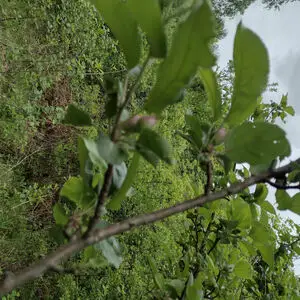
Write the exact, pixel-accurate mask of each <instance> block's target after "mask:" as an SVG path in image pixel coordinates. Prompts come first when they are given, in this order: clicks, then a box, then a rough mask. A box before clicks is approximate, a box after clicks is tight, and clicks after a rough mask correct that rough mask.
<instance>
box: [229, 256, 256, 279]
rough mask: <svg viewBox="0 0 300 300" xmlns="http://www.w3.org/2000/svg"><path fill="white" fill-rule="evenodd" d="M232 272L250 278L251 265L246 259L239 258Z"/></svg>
mask: <svg viewBox="0 0 300 300" xmlns="http://www.w3.org/2000/svg"><path fill="white" fill-rule="evenodd" d="M233 272H234V274H235V275H236V276H238V277H240V278H243V279H251V278H252V273H253V270H252V266H251V265H250V264H249V263H248V262H247V261H246V260H240V261H238V262H237V263H236V265H235V267H234V270H233Z"/></svg>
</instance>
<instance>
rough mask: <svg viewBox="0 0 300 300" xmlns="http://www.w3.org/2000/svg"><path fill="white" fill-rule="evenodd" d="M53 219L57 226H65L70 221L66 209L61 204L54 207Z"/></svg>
mask: <svg viewBox="0 0 300 300" xmlns="http://www.w3.org/2000/svg"><path fill="white" fill-rule="evenodd" d="M53 217H54V220H55V223H56V224H57V225H62V226H64V225H66V224H67V223H68V221H69V218H68V217H67V215H66V212H65V209H64V208H63V206H62V205H61V204H60V203H55V205H54V206H53Z"/></svg>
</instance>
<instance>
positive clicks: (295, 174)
mask: <svg viewBox="0 0 300 300" xmlns="http://www.w3.org/2000/svg"><path fill="white" fill-rule="evenodd" d="M287 179H288V181H289V182H293V183H296V182H300V171H299V170H294V171H292V172H291V173H290V174H289V175H288V178H287Z"/></svg>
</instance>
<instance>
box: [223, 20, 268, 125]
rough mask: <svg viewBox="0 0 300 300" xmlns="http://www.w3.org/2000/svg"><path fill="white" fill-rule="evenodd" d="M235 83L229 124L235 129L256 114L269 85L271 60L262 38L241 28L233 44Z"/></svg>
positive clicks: (240, 26) (228, 119)
mask: <svg viewBox="0 0 300 300" xmlns="http://www.w3.org/2000/svg"><path fill="white" fill-rule="evenodd" d="M233 58H234V61H233V62H234V70H235V80H234V89H233V95H232V100H231V108H230V111H229V114H228V116H227V119H226V121H227V123H229V124H230V125H235V124H239V123H242V122H243V121H244V120H246V119H247V118H248V117H249V116H250V115H251V114H252V113H253V112H254V110H255V108H256V106H257V104H258V98H259V96H260V95H261V94H262V92H263V91H264V90H265V88H266V86H267V83H268V74H269V57H268V52H267V49H266V47H265V45H264V44H263V42H262V41H261V40H260V38H259V37H258V36H257V35H256V34H255V33H254V32H252V31H251V30H249V29H248V28H246V27H244V26H243V25H242V24H241V23H240V24H239V25H238V28H237V31H236V35H235V40H234V52H233Z"/></svg>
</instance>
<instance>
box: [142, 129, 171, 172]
mask: <svg viewBox="0 0 300 300" xmlns="http://www.w3.org/2000/svg"><path fill="white" fill-rule="evenodd" d="M136 149H137V151H138V152H139V153H140V154H141V155H142V156H143V157H144V158H145V159H146V160H148V161H149V162H150V163H151V164H153V165H154V166H156V165H157V163H158V161H159V159H161V160H163V161H165V162H167V163H169V164H170V163H172V158H171V149H170V145H169V144H168V142H167V140H165V139H163V138H162V137H161V136H160V135H159V134H158V133H156V132H155V131H153V130H151V129H149V128H145V129H143V131H142V133H141V135H140V138H139V139H138V141H137V144H136Z"/></svg>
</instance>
